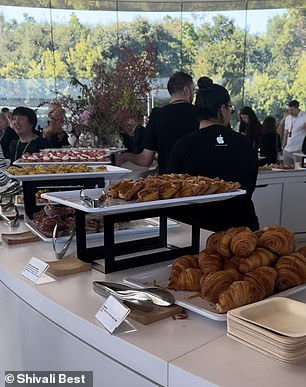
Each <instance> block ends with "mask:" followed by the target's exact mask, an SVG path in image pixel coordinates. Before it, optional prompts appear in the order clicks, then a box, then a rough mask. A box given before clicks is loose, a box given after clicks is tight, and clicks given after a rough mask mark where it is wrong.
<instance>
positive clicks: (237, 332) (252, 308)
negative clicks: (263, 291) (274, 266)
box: [227, 297, 306, 363]
mask: <svg viewBox="0 0 306 387" xmlns="http://www.w3.org/2000/svg"><path fill="white" fill-rule="evenodd" d="M227 335H228V336H229V337H231V338H233V339H235V340H237V341H239V342H241V343H243V344H246V345H247V346H249V347H251V348H253V349H256V350H257V351H259V352H262V353H263V354H265V355H267V356H269V357H272V358H273V359H276V360H278V361H281V362H283V363H295V362H298V361H300V360H302V359H306V304H304V303H302V302H298V301H295V300H291V299H289V298H283V297H274V298H270V299H266V300H263V301H260V302H256V303H254V304H250V305H245V306H242V307H240V308H237V309H233V310H230V311H229V312H228V313H227Z"/></svg>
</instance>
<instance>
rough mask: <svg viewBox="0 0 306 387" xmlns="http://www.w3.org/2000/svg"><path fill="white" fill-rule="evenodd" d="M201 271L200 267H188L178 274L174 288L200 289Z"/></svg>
mask: <svg viewBox="0 0 306 387" xmlns="http://www.w3.org/2000/svg"><path fill="white" fill-rule="evenodd" d="M201 277H202V273H201V270H200V269H195V268H193V267H188V268H187V269H186V270H184V271H182V272H181V274H180V275H179V277H178V279H177V282H176V284H175V286H174V289H175V290H200V288H201V285H200V281H201Z"/></svg>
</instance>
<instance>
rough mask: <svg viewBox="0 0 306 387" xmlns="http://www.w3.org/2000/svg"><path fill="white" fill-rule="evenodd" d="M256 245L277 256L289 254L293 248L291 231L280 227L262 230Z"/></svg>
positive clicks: (293, 242) (293, 241) (293, 240)
mask: <svg viewBox="0 0 306 387" xmlns="http://www.w3.org/2000/svg"><path fill="white" fill-rule="evenodd" d="M262 231H263V233H262V234H261V235H260V237H259V241H258V245H259V246H262V247H266V248H267V249H269V250H271V251H273V253H276V254H278V255H288V254H291V253H292V252H293V250H294V248H295V239H294V234H293V232H292V231H290V230H289V229H287V228H286V227H282V226H270V227H264V228H263V229H262Z"/></svg>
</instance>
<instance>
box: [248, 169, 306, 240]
mask: <svg viewBox="0 0 306 387" xmlns="http://www.w3.org/2000/svg"><path fill="white" fill-rule="evenodd" d="M305 197H306V168H300V169H293V170H274V171H262V172H259V173H258V178H257V183H256V189H255V192H254V194H253V201H254V205H255V208H256V213H257V216H258V218H259V224H260V227H261V228H262V227H264V226H267V225H271V224H279V225H282V226H285V227H288V228H289V229H290V230H292V231H293V232H294V233H295V234H296V236H298V237H300V238H304V239H305V237H306V207H305V204H304V202H305Z"/></svg>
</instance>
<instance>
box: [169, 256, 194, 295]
mask: <svg viewBox="0 0 306 387" xmlns="http://www.w3.org/2000/svg"><path fill="white" fill-rule="evenodd" d="M188 267H192V268H199V265H198V260H197V258H196V257H195V256H194V255H183V256H182V257H179V258H177V259H176V260H175V261H174V262H173V264H172V268H171V272H170V277H169V284H168V286H169V287H170V288H174V287H175V285H176V282H177V279H178V277H179V275H180V274H181V272H182V271H184V270H186V269H187V268H188Z"/></svg>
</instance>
